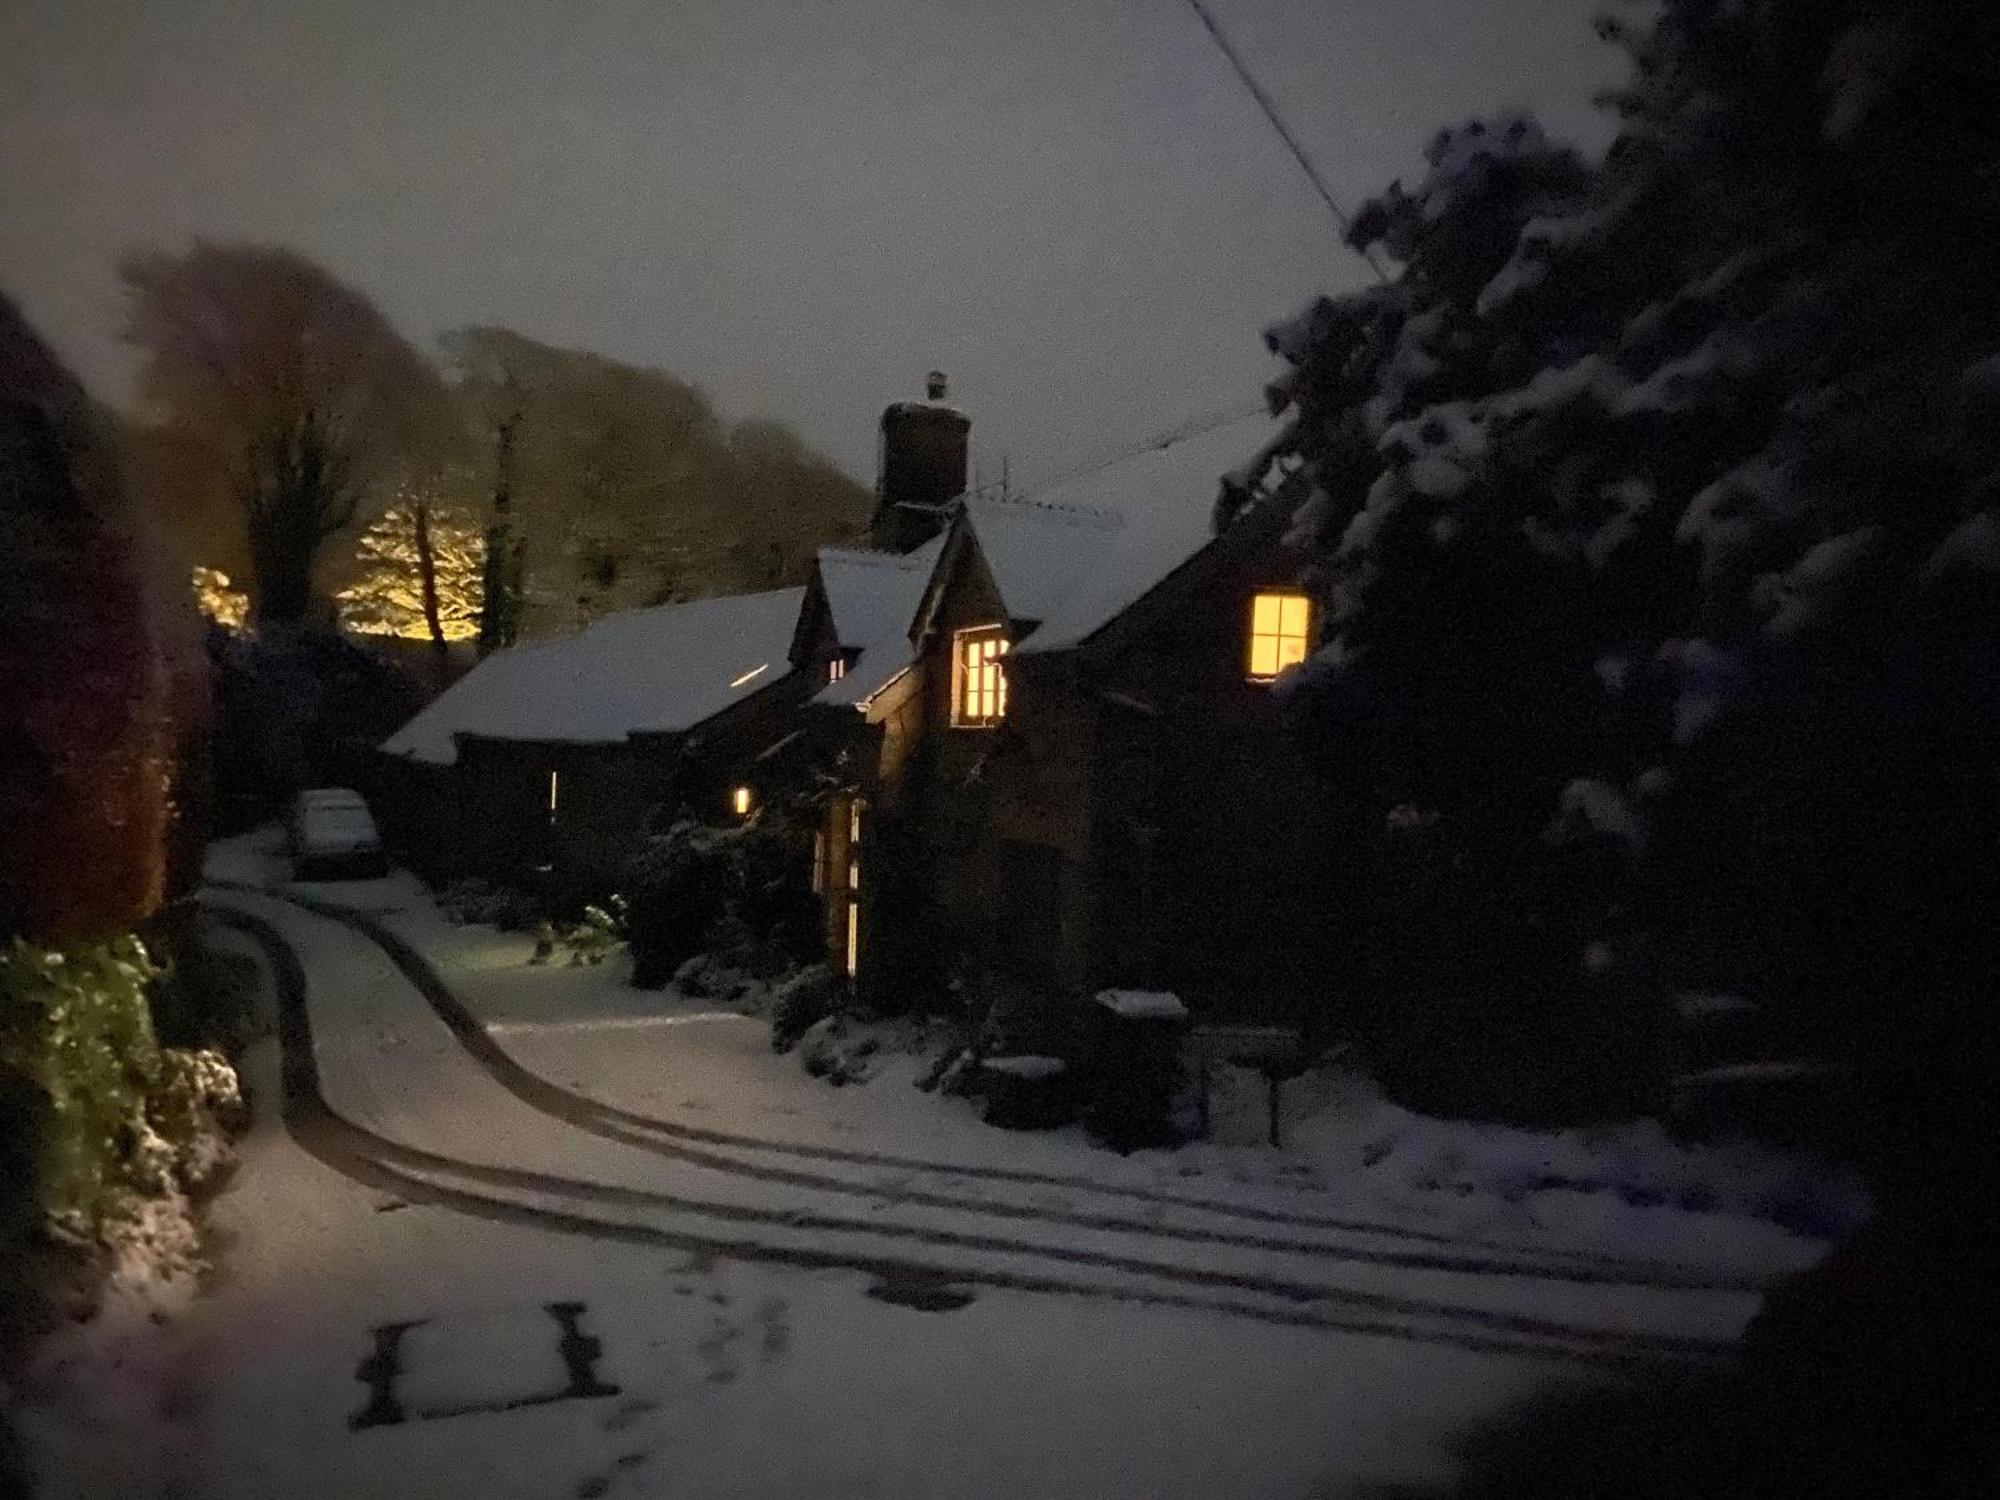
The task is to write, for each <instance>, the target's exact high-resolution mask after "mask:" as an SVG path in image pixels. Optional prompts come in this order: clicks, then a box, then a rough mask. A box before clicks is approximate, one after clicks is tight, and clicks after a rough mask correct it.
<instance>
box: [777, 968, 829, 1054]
mask: <svg viewBox="0 0 2000 1500" xmlns="http://www.w3.org/2000/svg"><path fill="white" fill-rule="evenodd" d="M839 999H840V981H839V980H838V979H836V978H835V977H834V973H833V970H831V969H829V968H828V967H827V966H826V965H825V964H814V965H812V966H811V967H810V968H806V969H801V970H799V972H798V973H796V974H794V975H793V976H792V977H791V978H790V979H787V980H786V981H785V982H784V983H783V984H780V985H779V986H778V987H777V988H776V989H775V990H773V991H772V992H771V1047H772V1050H773V1051H777V1052H788V1051H790V1050H791V1049H792V1048H793V1047H794V1046H796V1045H797V1044H798V1040H799V1038H800V1037H802V1036H804V1035H805V1034H806V1032H807V1031H809V1030H811V1029H812V1028H813V1027H814V1026H816V1025H818V1024H819V1023H820V1022H821V1021H823V1020H825V1019H826V1018H827V1017H828V1016H830V1015H832V1014H833V1012H834V1007H835V1005H836V1004H837V1003H838V1001H839Z"/></svg>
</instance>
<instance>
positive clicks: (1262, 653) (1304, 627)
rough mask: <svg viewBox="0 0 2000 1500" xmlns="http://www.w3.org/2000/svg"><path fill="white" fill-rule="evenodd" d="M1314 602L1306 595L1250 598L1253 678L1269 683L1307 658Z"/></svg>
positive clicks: (1271, 595)
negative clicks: (1286, 669)
mask: <svg viewBox="0 0 2000 1500" xmlns="http://www.w3.org/2000/svg"><path fill="white" fill-rule="evenodd" d="M1311 633H1312V601H1311V600H1310V599H1308V598H1306V596H1305V595H1304V594H1259V595H1258V596H1257V597H1256V598H1255V599H1253V600H1251V601H1250V680H1251V681H1252V682H1269V681H1270V680H1271V679H1272V678H1274V677H1276V676H1277V675H1278V674H1279V673H1280V672H1282V671H1284V670H1285V668H1287V667H1289V666H1293V665H1295V664H1297V663H1299V662H1302V661H1304V660H1305V659H1306V640H1307V637H1308V636H1310V635H1311Z"/></svg>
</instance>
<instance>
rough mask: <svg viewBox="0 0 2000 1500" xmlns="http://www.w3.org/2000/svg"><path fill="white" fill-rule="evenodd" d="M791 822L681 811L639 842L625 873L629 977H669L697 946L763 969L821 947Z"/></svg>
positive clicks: (757, 971)
mask: <svg viewBox="0 0 2000 1500" xmlns="http://www.w3.org/2000/svg"><path fill="white" fill-rule="evenodd" d="M806 874H807V871H806V861H805V859H804V858H803V856H802V851H801V849H800V847H799V840H798V839H797V838H796V836H795V834H794V831H793V829H792V828H791V826H790V824H789V823H788V822H787V821H786V820H784V819H783V818H782V817H780V816H777V815H774V814H772V815H766V816H764V817H760V818H758V819H755V820H753V821H751V822H749V823H746V824H744V825H742V826H740V827H736V828H711V827H709V826H707V825H706V824H703V823H698V822H696V821H694V819H692V818H691V817H687V816H683V817H681V818H680V819H678V820H677V821H676V822H675V823H674V825H673V827H671V828H670V829H668V830H667V832H665V833H664V834H659V835H656V836H654V837H652V838H649V839H647V840H646V841H645V843H644V845H643V846H642V847H641V848H640V850H639V852H638V853H637V854H636V855H635V856H634V858H633V860H632V864H631V867H630V870H629V872H628V875H627V884H628V889H629V890H630V891H631V897H630V908H629V917H628V924H627V925H628V930H629V934H630V941H631V944H632V982H633V983H634V984H636V985H638V986H640V987H641V988H644V989H656V988H658V987H660V986H662V985H664V984H666V983H667V982H668V981H669V980H670V979H671V978H672V977H673V976H674V974H675V972H676V971H677V970H679V969H680V968H681V966H682V965H684V964H685V963H687V961H688V960H689V959H691V958H693V957H694V956H695V955H696V954H699V953H704V952H706V953H711V954H713V955H715V956H716V957H717V958H718V959H719V960H721V961H723V962H725V963H727V964H728V965H730V966H732V967H735V968H740V969H743V970H745V971H746V972H748V973H751V974H754V975H758V976H763V977H768V976H770V975H773V974H777V973H780V972H782V971H783V970H785V969H786V968H789V967H791V966H793V965H794V964H797V963H800V962H803V961H806V960H809V959H811V958H814V957H817V956H818V947H819V945H818V933H819V904H818V902H817V900H816V899H815V898H814V896H813V893H812V891H811V889H810V887H809V886H808V884H807V880H806Z"/></svg>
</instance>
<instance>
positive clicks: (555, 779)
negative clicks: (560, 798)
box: [549, 771, 562, 818]
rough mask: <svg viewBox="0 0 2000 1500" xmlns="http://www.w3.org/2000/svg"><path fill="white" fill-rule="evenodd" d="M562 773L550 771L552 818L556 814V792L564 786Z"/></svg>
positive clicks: (550, 809) (550, 810)
mask: <svg viewBox="0 0 2000 1500" xmlns="http://www.w3.org/2000/svg"><path fill="white" fill-rule="evenodd" d="M560 774H561V773H559V772H556V771H551V772H549V816H550V817H551V818H553V817H554V816H555V815H556V793H557V792H558V790H559V789H560V788H561V786H562V783H561V781H560V779H559V777H560Z"/></svg>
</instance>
